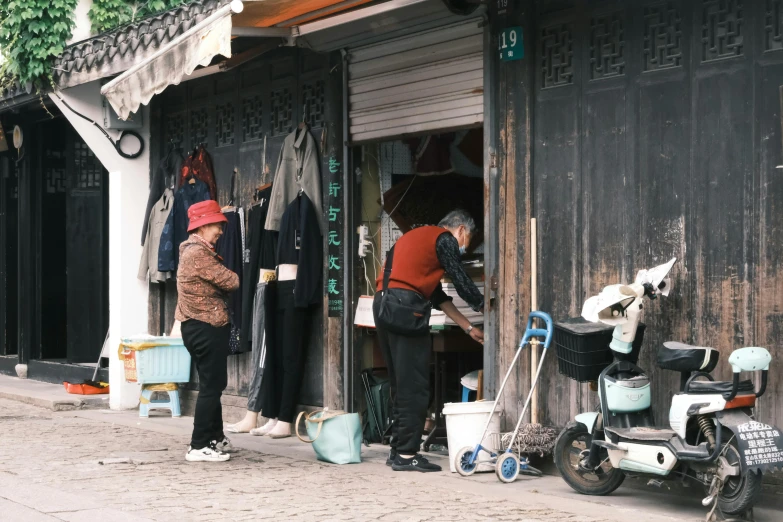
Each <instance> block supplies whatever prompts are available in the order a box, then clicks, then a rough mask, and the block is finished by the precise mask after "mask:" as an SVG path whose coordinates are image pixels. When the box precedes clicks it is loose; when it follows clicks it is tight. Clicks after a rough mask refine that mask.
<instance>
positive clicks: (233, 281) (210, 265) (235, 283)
mask: <svg viewBox="0 0 783 522" xmlns="http://www.w3.org/2000/svg"><path fill="white" fill-rule="evenodd" d="M196 255H197V256H198V259H197V260H195V262H196V263H197V266H198V272H197V274H198V277H199V278H201V279H202V280H204V281H206V282H207V283H210V284H211V285H214V286H216V287H218V288H220V289H221V290H223V291H224V292H233V291H235V290H237V289H238V288H239V276H238V275H237V274H235V273H234V272H232V271H231V270H229V269H228V268H226V267H225V266H223V263H221V262H220V261H219V260H218V258H217V256H216V255H215V254H213V253H212V252H210V251H208V250H207V248H206V247H198V254H196Z"/></svg>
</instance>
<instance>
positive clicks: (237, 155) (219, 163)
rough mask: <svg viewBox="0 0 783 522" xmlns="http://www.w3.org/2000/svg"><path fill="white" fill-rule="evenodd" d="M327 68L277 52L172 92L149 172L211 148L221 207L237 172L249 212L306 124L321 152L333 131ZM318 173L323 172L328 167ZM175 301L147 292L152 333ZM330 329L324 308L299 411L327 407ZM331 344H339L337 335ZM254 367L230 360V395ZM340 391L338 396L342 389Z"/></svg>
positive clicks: (157, 103) (163, 99) (161, 291)
mask: <svg viewBox="0 0 783 522" xmlns="http://www.w3.org/2000/svg"><path fill="white" fill-rule="evenodd" d="M328 64H329V57H328V56H324V55H319V54H315V53H312V52H308V51H305V50H300V49H295V48H290V49H280V50H276V51H273V52H271V53H269V54H267V55H265V56H263V57H261V58H259V59H256V60H254V61H253V62H250V63H249V64H247V65H244V66H242V67H240V68H237V69H235V70H232V71H228V72H223V73H219V74H215V75H212V76H207V77H204V78H199V79H195V80H191V81H188V82H184V83H182V84H180V85H179V86H173V87H169V88H168V89H167V90H166V91H165V92H164V93H162V94H161V95H159V96H156V97H155V98H153V104H152V123H153V129H152V132H153V140H152V141H153V146H154V148H153V159H152V167H153V168H154V166H155V165H156V163H157V159H158V158H160V157H161V152H163V153H165V148H166V147H167V146H168V144H169V143H170V142H172V141H173V142H174V143H178V144H181V145H182V146H183V147H184V148H185V149H186V150H192V148H193V147H194V146H195V145H197V144H198V143H202V142H203V143H206V144H207V151H208V152H209V153H210V155H211V156H212V160H213V163H214V167H215V176H216V179H217V185H218V199H219V202H220V204H221V205H226V204H227V203H228V201H229V192H230V187H231V175H232V173H233V171H234V169H235V168H236V169H237V170H238V178H237V194H236V196H237V198H236V201H235V203H236V204H238V205H240V206H243V207H245V208H248V207H249V206H250V204H251V203H252V199H251V198H252V195H253V192H254V189H255V187H257V186H258V185H260V184H261V183H262V182H263V181H273V178H274V175H275V170H276V167H277V161H278V156H279V154H280V149H281V147H282V144H283V140H284V139H285V137H286V136H287V135H288V134H289V133H291V132H292V131H293V130H294V129H295V128H296V127H297V125H298V123H299V122H301V121H302V120H303V119H304V120H306V121H307V122H308V124H309V125H310V127H311V132H312V134H313V137H314V138H315V140H316V142H318V144H319V147H320V148H321V149H322V148H323V140H324V139H325V138H326V137H325V136H324V128H325V127H327V126H329V122H326V100H327V99H328V96H329V94H330V92H328V91H329V89H331V87H330V84H329V82H328V79H329V69H328ZM336 74H338V75H339V74H340V72H339V71H338V72H337V73H336ZM338 87H339V84H338ZM337 99H340V98H339V94H338V97H337ZM337 114H340V112H339V111H337ZM334 123H335V124H337V125H338V126H340V125H341V123H340V122H334ZM264 138H266V157H265V158H264ZM322 159H323V155H322ZM264 164H266V165H267V167H268V174H267V175H264V174H263V172H264ZM321 171H322V173H323V172H324V171H325V170H324V167H323V166H322V169H321ZM322 188H323V190H324V192H325V191H326V190H327V187H325V186H324V187H322ZM324 201H326V197H324ZM176 298H177V296H176V285H175V284H174V283H170V284H167V285H150V331H161V324H163V325H166V326H165V328H166V329H168V328H170V327H171V325H172V324H173V322H174V308H175V306H176ZM325 325H326V312H325V308H322V309H321V310H320V311H319V313H317V314H316V317H315V320H314V322H313V325H312V328H313V332H314V334H313V335H312V337H311V342H310V346H309V348H308V353H307V363H306V370H305V379H304V384H303V388H302V394H301V397H300V402H301V403H302V404H306V405H313V406H320V405H323V404H324V400H325V399H324V397H325V396H324V388H325V386H324V372H325V367H324V366H325V360H326V353H327V352H326V349H327V344H328V343H327V342H326V335H325V331H326V326H325ZM332 337H333V338H336V339H338V340H339V336H337V337H335V336H334V335H332ZM250 361H251V354H250V353H247V354H242V355H238V356H231V357H229V366H228V372H229V380H228V387H227V389H226V394H229V395H239V396H246V395H247V391H248V386H249V384H250V380H251V378H252V368H251V367H250V366H251V365H250ZM335 386H336V388H338V389H339V388H340V386H341V383H338V384H337V385H335ZM327 391H329V390H327ZM330 406H331V404H330Z"/></svg>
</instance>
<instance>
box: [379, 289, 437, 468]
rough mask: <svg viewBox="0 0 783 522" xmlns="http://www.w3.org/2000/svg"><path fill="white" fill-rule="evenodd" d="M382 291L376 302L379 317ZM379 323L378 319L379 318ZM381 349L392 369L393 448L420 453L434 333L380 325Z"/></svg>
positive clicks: (387, 365)
mask: <svg viewBox="0 0 783 522" xmlns="http://www.w3.org/2000/svg"><path fill="white" fill-rule="evenodd" d="M379 302H380V293H378V294H376V296H375V301H374V302H373V315H374V316H375V317H377V308H378V303H379ZM375 324H376V326H377V324H378V321H377V319H376V321H375ZM377 331H378V340H379V341H380V345H381V352H382V353H383V358H384V360H385V361H386V368H387V369H388V372H389V385H390V388H391V396H392V420H393V421H394V424H393V425H392V438H391V447H392V448H393V449H395V450H397V452H398V453H401V454H403V455H412V454H414V453H418V451H419V447H420V446H421V435H422V433H424V421H425V420H426V418H427V406H428V405H429V403H430V351H431V349H432V339H430V335H429V333H428V334H425V335H420V336H417V337H405V336H402V335H397V334H393V333H391V332H388V331H386V330H384V329H383V328H380V327H377Z"/></svg>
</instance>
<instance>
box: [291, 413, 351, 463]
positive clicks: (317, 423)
mask: <svg viewBox="0 0 783 522" xmlns="http://www.w3.org/2000/svg"><path fill="white" fill-rule="evenodd" d="M302 416H305V428H306V429H307V436H308V437H309V438H310V440H307V439H305V438H304V437H302V436H301V435H300V434H299V423H300V421H301V420H302ZM296 436H297V437H299V440H301V441H302V442H307V443H308V444H312V445H313V449H314V450H315V456H316V457H317V458H318V460H322V461H324V462H331V463H332V464H356V463H359V462H361V461H362V421H361V419H360V418H359V414H358V413H346V412H344V411H340V410H330V409H329V408H325V409H323V410H318V411H314V412H312V413H307V414H305V412H300V413H299V416H298V417H297V418H296Z"/></svg>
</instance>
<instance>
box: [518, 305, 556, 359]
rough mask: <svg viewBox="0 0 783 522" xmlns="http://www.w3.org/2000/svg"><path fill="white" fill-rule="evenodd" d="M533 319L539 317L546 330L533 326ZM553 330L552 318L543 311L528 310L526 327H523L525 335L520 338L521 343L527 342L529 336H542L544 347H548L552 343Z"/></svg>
mask: <svg viewBox="0 0 783 522" xmlns="http://www.w3.org/2000/svg"><path fill="white" fill-rule="evenodd" d="M533 319H541V320H542V321H544V323H545V324H546V330H544V329H542V328H533ZM553 331H554V327H553V323H552V318H551V317H550V316H549V314H547V313H545V312H538V311H535V312H530V315H529V316H528V319H527V329H525V336H524V337H523V338H522V343H521V344H523V345H524V344H525V343H527V342H528V341H529V340H530V338H531V337H543V338H544V349H545V350H546V349H547V348H549V345H550V344H551V343H552V332H553Z"/></svg>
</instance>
